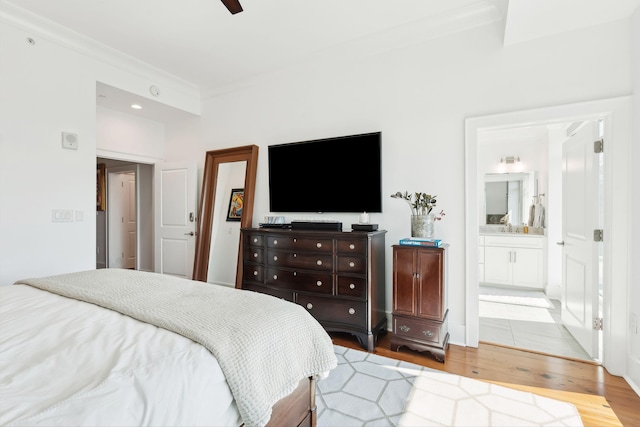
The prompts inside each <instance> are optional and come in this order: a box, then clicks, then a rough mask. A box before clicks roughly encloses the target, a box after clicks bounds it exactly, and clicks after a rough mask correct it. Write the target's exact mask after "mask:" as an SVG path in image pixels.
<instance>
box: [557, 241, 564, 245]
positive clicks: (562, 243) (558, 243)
mask: <svg viewBox="0 0 640 427" xmlns="http://www.w3.org/2000/svg"><path fill="white" fill-rule="evenodd" d="M556 245H558V246H564V240H563V241H562V242H556Z"/></svg>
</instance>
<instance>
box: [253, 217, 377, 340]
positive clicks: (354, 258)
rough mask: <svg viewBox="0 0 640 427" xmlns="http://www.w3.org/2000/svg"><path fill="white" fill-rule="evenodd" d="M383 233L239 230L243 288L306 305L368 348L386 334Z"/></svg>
mask: <svg viewBox="0 0 640 427" xmlns="http://www.w3.org/2000/svg"><path fill="white" fill-rule="evenodd" d="M385 233H386V231H383V230H382V231H373V232H362V231H353V232H341V231H315V230H314V231H309V230H287V229H262V228H259V229H256V228H243V229H242V289H248V290H252V291H257V292H262V293H265V294H270V295H273V296H276V297H279V298H284V299H286V300H289V301H292V302H294V303H296V304H300V305H301V306H303V307H305V308H306V309H307V311H308V312H309V313H311V314H312V315H313V316H314V317H315V318H316V319H317V320H318V321H319V322H320V324H321V325H322V326H323V327H324V328H325V330H327V331H339V332H348V333H351V334H353V335H355V336H356V337H357V339H358V342H359V343H360V345H361V346H362V347H364V348H366V349H367V350H368V351H370V352H372V351H374V348H375V343H376V340H377V337H378V334H380V333H386V327H387V318H386V315H385V265H384V251H385V242H384V237H385Z"/></svg>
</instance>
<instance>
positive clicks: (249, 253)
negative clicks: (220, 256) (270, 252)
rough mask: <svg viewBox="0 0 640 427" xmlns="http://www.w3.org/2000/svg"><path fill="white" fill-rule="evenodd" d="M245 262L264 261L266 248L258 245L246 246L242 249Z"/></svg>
mask: <svg viewBox="0 0 640 427" xmlns="http://www.w3.org/2000/svg"><path fill="white" fill-rule="evenodd" d="M242 252H243V253H244V255H243V260H244V262H255V263H258V264H262V263H264V249H263V248H261V247H258V246H245V247H244V248H243V249H242Z"/></svg>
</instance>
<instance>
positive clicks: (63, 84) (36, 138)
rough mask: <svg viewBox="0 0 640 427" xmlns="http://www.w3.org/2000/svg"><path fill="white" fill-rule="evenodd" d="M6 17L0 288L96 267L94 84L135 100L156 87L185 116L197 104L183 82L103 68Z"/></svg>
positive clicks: (2, 29)
mask: <svg viewBox="0 0 640 427" xmlns="http://www.w3.org/2000/svg"><path fill="white" fill-rule="evenodd" d="M6 12H7V10H3V14H0V58H1V60H0V118H1V120H2V123H1V126H2V127H1V128H0V284H1V285H7V284H11V283H13V282H15V281H16V280H18V279H21V278H25V277H35V276H44V275H50V274H58V273H64V272H70V271H79V270H88V269H94V268H95V267H96V214H95V212H96V208H95V191H96V190H95V188H96V184H95V164H96V157H97V155H96V147H97V144H96V135H97V124H96V82H98V81H100V82H104V83H106V84H109V85H111V86H115V87H119V88H121V89H123V90H127V91H129V92H132V93H135V94H138V95H140V96H147V94H148V88H149V85H151V84H157V85H160V86H161V87H162V89H163V99H161V100H160V101H162V102H165V103H169V104H172V105H173V106H174V107H181V108H182V109H183V110H185V111H190V112H193V113H198V112H199V106H200V98H199V93H197V92H194V91H193V90H192V88H191V87H188V86H185V85H184V84H183V83H182V82H179V81H177V82H174V81H172V80H170V79H169V78H168V77H167V76H166V75H165V74H163V73H160V72H158V73H156V72H155V71H154V70H152V69H150V68H149V67H147V68H145V69H144V72H141V71H140V70H139V69H138V70H136V71H135V72H133V71H126V70H132V69H135V67H127V68H126V69H125V68H124V67H117V66H114V65H108V64H106V63H105V62H104V61H105V60H107V59H109V58H112V59H113V56H112V55H111V53H109V52H100V58H101V59H96V58H95V57H94V56H92V53H91V52H92V51H93V52H98V51H99V48H97V47H95V46H92V48H86V47H83V46H84V45H83V43H84V41H83V40H80V41H77V42H74V43H73V44H69V45H68V44H66V42H65V40H66V39H65V38H64V37H63V38H55V37H56V36H54V35H52V34H54V33H53V32H50V31H49V30H50V29H49V28H44V27H43V28H44V29H42V30H40V29H38V28H37V26H34V25H32V24H31V22H30V21H29V20H28V19H26V20H25V19H21V18H20V17H18V19H14V17H12V16H10V15H9V14H7V13H6ZM23 18H24V17H23ZM26 18H30V17H26ZM38 24H42V25H43V26H46V25H49V24H47V23H45V22H40V23H38ZM54 30H55V31H58V30H59V29H58V28H55V29H54ZM29 37H30V38H33V39H34V40H35V44H34V45H31V44H29V43H27V38H29ZM105 58H106V59H105ZM119 61H120V59H118V58H115V59H114V60H113V62H112V64H115V63H118V62H119ZM110 64H111V63H110ZM196 107H197V108H196ZM62 131H66V132H74V133H77V134H78V136H79V148H78V150H66V149H63V148H62V147H61V135H60V133H61V132H62ZM111 142H113V143H114V144H119V141H117V140H112V141H111ZM163 145H164V141H161V142H160V145H159V146H157V147H149V146H147V147H144V148H143V149H142V150H140V151H136V153H139V154H141V155H143V156H145V157H146V158H152V157H155V156H158V155H160V153H164V146H163ZM102 147H103V148H105V149H108V150H109V149H111V150H115V149H114V146H113V145H109V144H106V145H105V146H102ZM116 148H117V149H124V150H128V148H127V147H121V146H118V147H116ZM53 209H65V210H72V211H74V212H75V211H78V212H81V213H82V214H83V215H82V216H83V220H82V221H74V222H65V223H54V222H52V220H51V218H52V214H51V211H52V210H53Z"/></svg>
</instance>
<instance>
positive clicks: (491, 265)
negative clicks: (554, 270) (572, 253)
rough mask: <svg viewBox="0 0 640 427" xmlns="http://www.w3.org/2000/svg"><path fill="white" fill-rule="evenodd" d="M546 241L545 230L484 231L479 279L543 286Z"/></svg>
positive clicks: (480, 241)
mask: <svg viewBox="0 0 640 427" xmlns="http://www.w3.org/2000/svg"><path fill="white" fill-rule="evenodd" d="M546 241H547V238H546V236H544V235H543V234H524V233H508V232H499V231H498V232H495V233H481V234H480V236H479V239H478V243H479V244H478V281H479V282H481V283H487V284H493V285H502V286H517V287H525V288H533V289H544V288H545V277H546V262H545V259H546V255H545V251H546V247H547V243H546Z"/></svg>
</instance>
